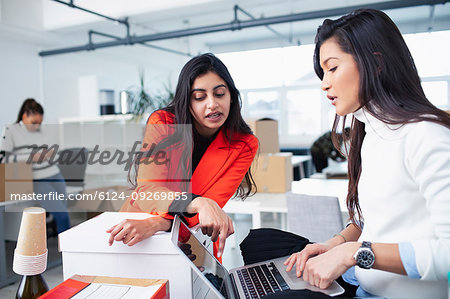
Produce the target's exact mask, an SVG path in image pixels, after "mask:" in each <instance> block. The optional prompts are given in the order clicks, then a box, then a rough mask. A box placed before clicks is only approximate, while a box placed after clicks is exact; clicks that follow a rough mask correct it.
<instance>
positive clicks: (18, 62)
mask: <svg viewBox="0 0 450 299" xmlns="http://www.w3.org/2000/svg"><path fill="white" fill-rule="evenodd" d="M32 3H36V4H35V5H34V4H33V5H30V4H32ZM25 4H27V5H25ZM41 4H42V2H41V1H34V0H33V1H29V0H17V1H16V0H0V16H1V18H0V66H1V67H0V103H1V107H2V109H0V127H1V128H3V127H4V125H5V124H7V123H12V122H14V121H15V120H16V117H17V113H18V111H19V108H20V105H21V104H22V102H23V100H24V99H26V98H28V97H33V98H35V99H36V100H37V101H38V102H40V103H41V104H43V106H44V110H45V119H44V121H45V122H46V123H57V122H58V119H59V118H60V117H68V116H82V115H80V103H79V86H78V85H79V78H82V77H85V76H94V77H96V78H97V83H98V87H99V89H100V88H107V89H114V90H115V91H116V95H117V94H118V92H119V91H120V90H123V89H126V88H128V87H130V86H132V85H138V84H139V77H138V70H139V68H144V69H146V80H145V81H146V85H147V87H148V88H149V91H150V93H155V92H157V91H158V90H162V89H163V85H164V84H167V83H168V81H169V80H170V81H171V84H172V87H173V88H175V83H176V78H177V76H178V74H179V71H180V69H181V66H182V65H183V64H184V63H185V62H186V61H187V60H188V59H189V57H186V56H180V55H177V54H172V53H167V52H163V51H160V50H155V49H150V48H147V47H143V46H140V45H135V46H122V47H114V48H108V49H99V50H96V51H91V52H78V53H71V54H62V55H55V56H47V57H42V58H41V57H39V55H38V53H39V51H42V50H43V49H54V48H60V47H61V46H62V45H64V44H66V43H67V40H70V38H71V36H70V35H69V34H66V35H63V34H55V33H52V32H45V31H43V30H42V29H41V28H42V26H41V23H42V5H41ZM24 6H27V7H28V8H29V10H28V9H27V12H26V13H24V12H23V7H24ZM27 20H29V22H27ZM177 45H178V42H177V41H174V42H173V44H172V45H171V46H172V47H173V48H175V49H176V48H179V45H178V47H177ZM169 78H170V79H169ZM97 107H98V105H97ZM97 113H99V112H98V110H97Z"/></svg>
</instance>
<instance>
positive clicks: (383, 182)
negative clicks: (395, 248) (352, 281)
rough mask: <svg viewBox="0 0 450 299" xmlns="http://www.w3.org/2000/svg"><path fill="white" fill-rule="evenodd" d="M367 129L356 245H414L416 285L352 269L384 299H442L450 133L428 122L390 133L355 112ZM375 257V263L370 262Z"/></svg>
mask: <svg viewBox="0 0 450 299" xmlns="http://www.w3.org/2000/svg"><path fill="white" fill-rule="evenodd" d="M354 116H355V117H356V118H357V119H358V120H359V121H361V122H364V123H365V130H366V136H365V138H364V141H363V145H362V149H361V159H362V173H361V177H360V180H359V186H358V194H359V202H360V207H361V210H362V213H363V217H364V229H363V232H362V234H361V237H360V239H359V240H360V241H371V242H383V243H400V242H410V243H411V244H412V245H413V248H414V251H415V256H416V264H417V269H418V271H419V273H420V275H421V279H420V280H418V279H412V278H409V277H407V276H404V275H397V274H393V273H389V272H385V271H379V270H375V269H371V270H364V269H361V268H358V267H357V268H356V277H357V279H358V281H359V282H360V284H361V287H362V288H363V289H364V290H366V291H367V292H369V293H371V294H374V295H378V296H382V297H387V298H408V299H414V298H418V299H423V298H447V288H448V283H447V274H448V272H449V271H450V130H449V129H448V128H446V127H444V126H441V125H438V124H435V123H432V122H419V123H412V124H407V125H404V126H388V125H387V124H385V123H383V122H381V121H379V120H378V119H376V118H374V117H373V116H372V115H370V114H369V113H368V112H367V111H366V110H365V109H360V110H358V111H356V112H355V113H354ZM375 258H376V256H375Z"/></svg>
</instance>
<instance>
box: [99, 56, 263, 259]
mask: <svg viewBox="0 0 450 299" xmlns="http://www.w3.org/2000/svg"><path fill="white" fill-rule="evenodd" d="M240 108H241V103H240V97H239V91H238V90H237V88H236V86H235V85H234V82H233V79H232V78H231V75H230V73H229V72H228V70H227V68H226V66H225V65H224V64H223V63H222V62H221V61H220V60H219V59H218V58H217V57H215V56H214V55H212V54H203V55H200V56H197V57H194V58H192V59H191V60H190V61H189V62H188V63H187V64H186V65H185V66H184V67H183V69H182V70H181V73H180V76H179V79H178V84H177V88H176V92H175V96H174V99H173V101H172V102H171V103H170V104H169V105H168V106H167V107H166V108H164V109H161V110H158V111H156V112H154V113H153V114H152V115H151V116H150V118H149V119H148V121H147V124H148V126H147V129H146V132H145V136H144V142H143V149H142V151H141V153H142V155H141V157H140V159H137V160H136V161H137V168H138V170H137V180H136V185H137V186H136V189H135V191H134V193H133V195H132V196H131V197H130V199H129V200H128V201H127V202H126V203H125V204H124V206H123V207H122V209H121V211H125V212H149V213H153V214H158V215H159V216H161V217H151V218H148V219H144V220H132V219H127V220H124V221H122V222H121V223H119V224H117V225H115V226H113V227H111V228H110V229H109V230H108V231H107V232H108V233H111V235H110V244H112V243H113V242H114V241H122V242H123V243H125V244H128V245H130V246H132V245H134V244H136V243H137V242H139V241H141V240H143V239H145V238H148V237H151V236H152V235H153V234H154V233H156V232H157V231H165V230H168V229H170V226H171V219H173V217H174V215H176V214H179V215H181V216H184V217H185V219H186V220H187V222H188V223H189V226H193V225H196V224H200V226H201V228H202V231H203V233H204V234H207V235H209V236H211V239H212V240H213V241H214V242H215V243H214V253H215V255H216V256H217V257H220V256H221V255H222V252H223V249H224V246H225V239H226V238H227V237H228V236H229V235H231V234H233V233H234V228H233V224H232V221H231V219H230V218H229V217H228V216H227V215H226V213H225V212H224V211H223V210H222V208H223V206H224V205H225V204H226V202H227V201H228V200H229V199H230V198H231V197H232V196H233V195H234V194H237V195H238V196H240V197H242V198H245V197H247V196H248V195H249V194H250V192H251V191H252V189H253V187H254V186H255V185H254V182H253V179H252V176H251V174H250V171H249V168H250V165H251V163H252V161H253V159H254V157H255V155H256V152H257V150H258V140H257V138H256V137H255V136H254V135H253V134H252V132H251V130H250V128H249V127H248V125H247V124H246V123H245V122H244V120H243V118H242V115H241V111H240ZM191 173H192V175H190V174H191ZM241 182H244V183H245V185H246V186H247V190H244V188H243V187H242V185H241ZM236 191H237V192H236ZM217 240H218V241H217ZM216 241H217V242H216Z"/></svg>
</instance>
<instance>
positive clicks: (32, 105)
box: [16, 98, 44, 123]
mask: <svg viewBox="0 0 450 299" xmlns="http://www.w3.org/2000/svg"><path fill="white" fill-rule="evenodd" d="M24 113H26V114H27V115H29V114H40V115H44V108H42V106H41V104H39V103H38V102H36V100H35V99H32V98H28V99H26V100H25V101H24V102H23V103H22V106H21V107H20V110H19V114H18V115H17V120H16V123H19V122H21V121H22V116H23V114H24Z"/></svg>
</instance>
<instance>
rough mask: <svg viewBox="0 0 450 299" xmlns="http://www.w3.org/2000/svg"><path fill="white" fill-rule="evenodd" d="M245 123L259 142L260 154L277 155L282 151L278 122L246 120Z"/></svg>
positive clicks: (261, 119)
mask: <svg viewBox="0 0 450 299" xmlns="http://www.w3.org/2000/svg"><path fill="white" fill-rule="evenodd" d="M245 122H246V123H247V124H248V125H249V127H250V129H251V130H252V131H253V133H254V134H255V136H256V137H257V138H258V140H259V152H260V153H277V152H279V151H280V143H279V138H278V121H277V120H275V119H271V118H260V119H255V118H246V119H245Z"/></svg>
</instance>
